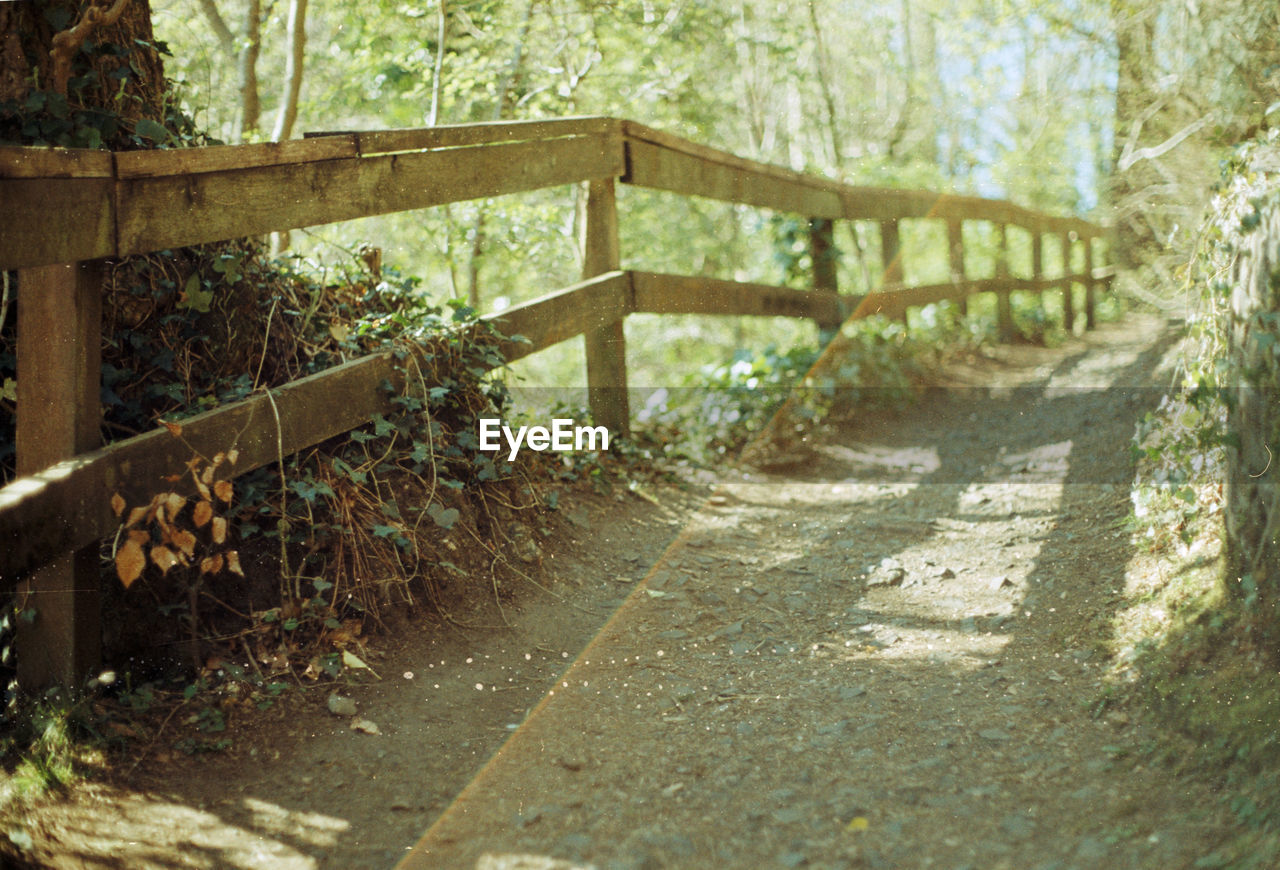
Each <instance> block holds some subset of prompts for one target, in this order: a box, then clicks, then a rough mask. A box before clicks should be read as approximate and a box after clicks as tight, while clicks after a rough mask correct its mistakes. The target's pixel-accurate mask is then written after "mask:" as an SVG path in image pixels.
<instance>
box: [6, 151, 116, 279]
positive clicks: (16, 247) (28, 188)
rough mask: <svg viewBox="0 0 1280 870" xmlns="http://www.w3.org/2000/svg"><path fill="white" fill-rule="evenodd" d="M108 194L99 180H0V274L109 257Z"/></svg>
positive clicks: (107, 183)
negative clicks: (7, 270)
mask: <svg viewBox="0 0 1280 870" xmlns="http://www.w3.org/2000/svg"><path fill="white" fill-rule="evenodd" d="M107 156H108V157H109V156H110V155H107ZM112 190H113V185H112V181H111V179H110V178H100V177H94V178H2V179H0V215H2V216H0V269H21V268H24V267H27V266H47V265H52V264H56V263H73V262H77V261H81V260H96V259H99V258H102V257H110V256H112V255H113V254H114V253H115V249H116V238H115V204H114V201H113V198H112Z"/></svg>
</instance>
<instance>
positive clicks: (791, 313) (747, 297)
mask: <svg viewBox="0 0 1280 870" xmlns="http://www.w3.org/2000/svg"><path fill="white" fill-rule="evenodd" d="M631 280H632V283H633V285H634V286H635V294H636V302H635V310H636V312H637V313H641V312H643V313H646V314H724V315H740V316H748V317H805V318H812V319H814V320H817V321H819V322H823V323H830V322H835V323H839V322H840V298H839V295H838V294H837V293H835V292H830V291H827V292H820V291H816V290H795V289H793V288H791V287H775V286H773V285H770V284H748V283H745V282H742V281H727V280H724V279H720V278H702V277H695V276H691V275H667V274H661V273H657V272H632V273H631Z"/></svg>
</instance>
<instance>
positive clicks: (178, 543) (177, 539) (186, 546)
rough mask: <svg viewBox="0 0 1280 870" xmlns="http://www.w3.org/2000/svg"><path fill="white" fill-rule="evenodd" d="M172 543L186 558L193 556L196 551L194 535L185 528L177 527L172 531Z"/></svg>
mask: <svg viewBox="0 0 1280 870" xmlns="http://www.w3.org/2000/svg"><path fill="white" fill-rule="evenodd" d="M172 540H173V545H174V546H175V547H177V548H178V549H179V550H180V551H182V554H183V555H185V556H186V557H187V558H191V557H193V556H195V553H196V536H195V535H194V534H192V533H191V532H189V531H187V530H186V529H177V530H176V531H174V533H173V537H172Z"/></svg>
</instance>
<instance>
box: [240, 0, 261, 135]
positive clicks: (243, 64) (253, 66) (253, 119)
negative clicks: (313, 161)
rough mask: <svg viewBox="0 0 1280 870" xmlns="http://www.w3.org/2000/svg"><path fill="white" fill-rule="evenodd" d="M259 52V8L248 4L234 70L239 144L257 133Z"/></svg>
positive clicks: (258, 4) (256, 2)
mask: <svg viewBox="0 0 1280 870" xmlns="http://www.w3.org/2000/svg"><path fill="white" fill-rule="evenodd" d="M261 52H262V4H261V2H260V0H249V8H248V10H246V12H245V15H244V45H243V46H242V47H241V48H240V53H239V56H238V58H237V63H236V66H237V67H238V72H239V75H240V131H239V135H238V136H237V137H236V138H237V139H239V140H240V141H241V142H243V141H244V140H245V138H246V137H248V136H250V135H252V134H253V133H255V132H257V129H258V123H259V121H260V120H261V118H262V101H261V98H260V97H259V95H258V55H259V54H261Z"/></svg>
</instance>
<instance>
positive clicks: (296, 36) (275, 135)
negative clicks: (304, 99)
mask: <svg viewBox="0 0 1280 870" xmlns="http://www.w3.org/2000/svg"><path fill="white" fill-rule="evenodd" d="M288 38H289V60H288V62H287V63H286V65H285V93H284V99H283V100H282V101H281V103H280V113H279V114H278V115H277V116H276V127H275V130H273V131H272V133H271V138H272V139H273V140H274V141H276V142H280V141H282V140H284V139H288V138H289V137H290V136H292V135H293V124H294V122H295V121H297V120H298V96H299V94H301V93H302V69H303V63H304V61H305V60H306V49H307V0H292V2H291V3H290V4H289V37H288Z"/></svg>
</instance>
